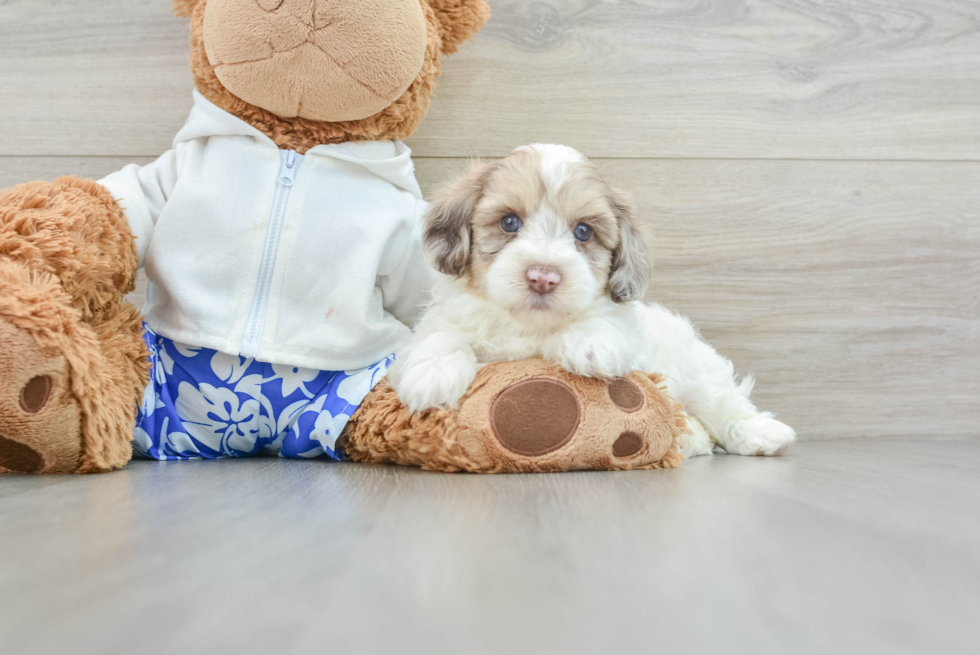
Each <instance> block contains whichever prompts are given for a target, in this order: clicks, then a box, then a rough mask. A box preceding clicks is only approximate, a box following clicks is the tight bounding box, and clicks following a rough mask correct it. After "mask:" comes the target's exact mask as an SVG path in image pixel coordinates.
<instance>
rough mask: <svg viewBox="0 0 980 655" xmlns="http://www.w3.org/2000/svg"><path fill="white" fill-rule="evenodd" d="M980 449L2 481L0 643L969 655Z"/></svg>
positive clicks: (216, 465) (309, 466)
mask: <svg viewBox="0 0 980 655" xmlns="http://www.w3.org/2000/svg"><path fill="white" fill-rule="evenodd" d="M978 474H980V440H969V441H948V440H947V441H942V442H939V443H935V442H931V441H892V440H886V441H874V442H869V441H862V440H852V441H850V442H836V443H811V444H799V445H797V446H795V447H794V448H793V449H791V450H790V452H789V454H788V455H787V456H786V457H783V458H777V459H758V458H740V457H725V456H716V457H702V458H696V459H694V460H690V461H687V462H685V463H684V464H683V465H682V466H681V467H680V468H678V469H676V470H668V471H634V472H627V473H614V474H608V473H583V474H560V475H527V476H521V475H509V476H470V475H444V474H426V473H422V472H419V471H414V470H404V469H394V468H379V467H372V466H367V465H357V464H354V465H345V464H336V463H328V462H324V461H312V462H302V461H295V460H292V461H283V460H277V459H262V460H252V461H247V462H243V461H229V460H226V461H221V462H170V463H147V462H140V463H134V464H131V465H130V466H129V467H127V468H126V469H124V470H123V471H121V472H117V473H112V474H108V475H104V476H93V477H74V476H64V477H57V478H36V477H27V476H21V477H13V476H7V477H3V478H0V499H2V500H0V543H2V544H3V546H2V554H3V557H2V558H0V615H2V616H3V620H2V621H0V642H2V643H3V644H4V651H5V652H9V653H17V654H18V655H31V654H33V653H64V652H71V653H76V654H77V655H88V654H90V653H91V654H96V653H98V654H100V655H102V654H106V655H109V654H115V653H133V652H140V653H147V654H153V653H183V652H195V653H196V652H215V653H241V654H242V655H245V654H251V653H262V654H267V653H318V654H322V653H324V652H330V653H350V652H359V653H392V652H394V653H405V654H406V655H411V654H414V653H425V654H428V655H441V654H442V653H460V652H465V653H495V654H499V653H515V654H523V653H536V654H538V653H556V654H557V653H562V654H564V655H576V654H579V653H634V652H635V653H647V652H664V653H675V652H684V653H707V652H710V653H754V654H760V655H768V654H770V653H773V654H777V653H778V654H780V655H782V654H785V653H800V654H803V655H810V654H815V653H851V652H859V653H896V654H904V653H967V652H972V650H974V646H975V634H974V632H975V631H974V629H973V628H974V625H973V624H974V622H975V617H976V616H977V613H978V612H980V520H978V517H977V513H976V511H975V508H976V507H977V505H978V503H980V484H978V480H980V475H978Z"/></svg>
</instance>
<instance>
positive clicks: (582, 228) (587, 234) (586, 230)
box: [572, 223, 592, 241]
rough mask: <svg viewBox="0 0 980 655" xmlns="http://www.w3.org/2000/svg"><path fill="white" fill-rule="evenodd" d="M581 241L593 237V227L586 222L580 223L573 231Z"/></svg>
mask: <svg viewBox="0 0 980 655" xmlns="http://www.w3.org/2000/svg"><path fill="white" fill-rule="evenodd" d="M572 234H574V235H575V238H576V239H578V240H579V241H588V240H589V239H591V238H592V228H591V227H589V226H588V225H586V224H585V223H579V224H578V225H576V226H575V230H574V231H573V232H572Z"/></svg>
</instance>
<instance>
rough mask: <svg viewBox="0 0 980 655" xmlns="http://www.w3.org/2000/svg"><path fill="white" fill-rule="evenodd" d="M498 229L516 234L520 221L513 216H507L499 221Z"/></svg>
mask: <svg viewBox="0 0 980 655" xmlns="http://www.w3.org/2000/svg"><path fill="white" fill-rule="evenodd" d="M500 229H501V230H503V231H504V232H517V231H518V230H519V229H521V219H519V218H517V217H516V216H514V215H513V214H508V215H507V216H504V217H503V218H501V219H500Z"/></svg>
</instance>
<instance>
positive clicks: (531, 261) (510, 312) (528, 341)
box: [391, 145, 796, 456]
mask: <svg viewBox="0 0 980 655" xmlns="http://www.w3.org/2000/svg"><path fill="white" fill-rule="evenodd" d="M425 220H426V224H425V235H424V240H423V241H424V246H425V249H426V254H427V257H428V259H429V261H430V262H431V263H432V264H433V265H434V267H435V268H436V269H438V271H439V272H441V273H442V275H441V276H438V277H439V278H440V279H439V280H437V282H436V285H435V289H434V291H433V300H432V303H431V305H430V306H429V308H428V310H427V311H426V313H425V315H424V317H423V318H422V320H421V322H420V323H419V325H418V326H417V328H416V332H415V334H414V336H413V339H412V340H411V342H410V343H409V344H408V345H407V347H406V348H405V349H404V350H402V351H401V352H399V353H398V355H397V359H396V363H395V365H394V367H393V368H392V370H391V383H392V385H393V386H394V388H395V390H396V391H397V392H398V395H399V397H400V398H401V399H402V401H403V402H404V403H406V404H407V405H408V406H409V407H410V408H411V409H412V410H422V409H426V408H429V407H453V406H455V405H456V404H457V403H458V401H459V399H460V398H461V397H462V395H463V394H464V393H465V392H466V390H467V388H468V387H469V385H470V383H471V382H472V381H473V378H474V376H475V375H476V372H477V370H478V369H479V367H480V366H482V365H484V364H486V363H489V362H493V361H501V360H519V359H525V358H528V357H534V356H543V357H544V358H545V359H547V360H550V361H552V362H554V363H555V364H558V365H560V366H562V367H563V368H565V369H566V370H568V371H571V372H573V373H576V374H579V375H584V376H594V377H604V378H614V377H617V376H623V375H626V374H627V373H629V372H630V371H634V370H639V371H646V372H657V373H661V374H662V375H663V376H664V378H665V379H666V383H667V388H668V390H669V392H670V394H671V395H672V396H673V397H674V398H675V399H676V400H678V401H679V402H681V403H683V404H684V407H685V409H686V411H687V413H688V415H689V418H690V419H691V420H690V421H689V424H690V430H691V434H690V435H688V437H687V442H686V443H683V444H681V446H682V452H683V453H684V454H685V455H687V456H692V455H702V454H710V453H711V452H712V448H713V445H714V444H717V445H719V446H721V447H722V448H723V449H724V450H726V451H727V452H729V453H737V454H740V455H775V454H777V453H780V452H781V451H782V450H783V449H785V448H786V447H787V446H788V445H789V444H790V443H791V442H792V441H793V440H794V439H795V438H796V435H795V433H794V432H793V429H792V428H790V427H789V426H788V425H785V424H783V423H780V422H779V421H777V420H775V419H774V418H773V416H772V414H770V413H768V412H759V411H758V410H757V409H756V408H755V406H754V405H753V404H752V403H751V402H750V401H749V393H750V391H751V389H752V380H751V378H747V379H745V380H743V381H742V382H741V383H739V382H737V381H736V378H735V371H734V367H733V366H732V363H731V362H730V361H729V360H727V359H726V358H724V357H722V356H721V355H719V354H718V353H716V352H715V351H714V349H713V348H712V347H711V346H709V345H708V344H707V343H705V342H704V341H702V340H701V339H700V338H699V336H698V334H697V331H696V330H695V329H694V327H693V326H692V325H691V323H690V322H689V321H688V320H687V319H686V318H684V317H682V316H678V315H677V314H675V313H673V312H671V311H670V310H668V309H666V308H665V307H663V306H661V305H658V304H649V303H645V302H643V301H642V299H643V297H644V295H645V294H646V291H647V286H648V282H649V280H650V277H651V275H652V267H653V259H652V253H651V247H650V242H649V239H648V237H647V235H646V233H645V232H646V230H645V229H644V226H643V224H642V223H641V221H640V220H639V219H638V218H637V216H636V214H635V212H634V210H633V206H632V204H631V202H630V201H629V199H628V198H626V197H625V196H624V195H623V194H622V193H620V192H619V191H617V190H616V189H614V188H612V187H610V186H609V185H608V184H606V182H605V181H604V180H603V179H602V177H601V176H600V175H599V173H598V171H597V170H596V168H595V167H594V166H593V165H592V163H591V162H589V161H588V160H587V159H586V158H585V157H583V156H582V155H581V154H579V153H578V152H576V151H575V150H573V149H571V148H568V147H566V146H558V145H531V146H526V147H522V148H518V149H517V150H515V151H514V152H513V153H512V154H510V155H509V156H508V157H506V158H505V159H503V160H501V161H498V162H492V163H477V164H475V165H474V166H473V167H472V168H471V169H470V171H469V172H468V173H467V174H466V175H465V176H463V177H462V178H461V179H459V180H458V181H456V182H455V183H453V184H451V185H449V186H447V187H446V188H444V189H443V190H442V191H441V192H440V193H439V194H438V195H437V196H436V198H435V201H434V203H433V204H432V206H431V207H430V209H429V211H428V213H427V215H426V219H425Z"/></svg>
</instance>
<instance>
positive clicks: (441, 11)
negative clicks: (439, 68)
mask: <svg viewBox="0 0 980 655" xmlns="http://www.w3.org/2000/svg"><path fill="white" fill-rule="evenodd" d="M428 3H429V6H430V7H432V11H433V12H435V15H436V20H438V21H439V28H440V34H441V35H442V53H443V54H444V55H451V54H453V53H454V52H456V50H458V49H459V46H460V44H461V43H462V42H463V41H465V40H466V39H468V38H470V37H471V36H473V35H474V34H476V33H477V32H479V31H480V28H482V27H483V26H484V25H486V22H487V21H488V20H490V5H488V4H487V0H428Z"/></svg>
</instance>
